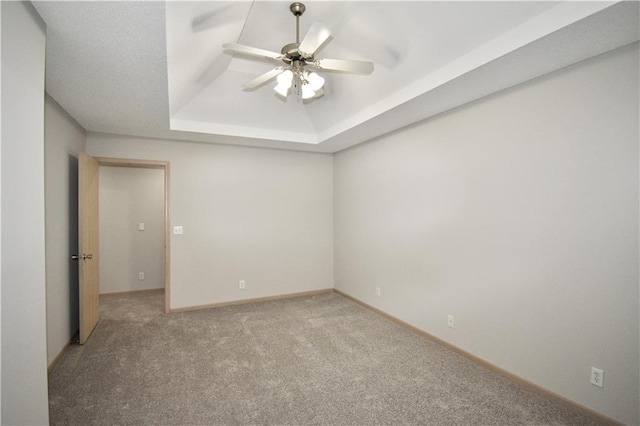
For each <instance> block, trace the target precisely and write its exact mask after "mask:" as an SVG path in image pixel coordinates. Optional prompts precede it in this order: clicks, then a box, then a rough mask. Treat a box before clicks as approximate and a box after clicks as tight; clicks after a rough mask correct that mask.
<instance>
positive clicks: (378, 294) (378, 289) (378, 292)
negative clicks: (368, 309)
mask: <svg viewBox="0 0 640 426" xmlns="http://www.w3.org/2000/svg"><path fill="white" fill-rule="evenodd" d="M376 296H378V297H380V287H376Z"/></svg>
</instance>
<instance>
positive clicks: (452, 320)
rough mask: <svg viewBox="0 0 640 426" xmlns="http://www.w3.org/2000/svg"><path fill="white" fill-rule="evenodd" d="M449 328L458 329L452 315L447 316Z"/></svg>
mask: <svg viewBox="0 0 640 426" xmlns="http://www.w3.org/2000/svg"><path fill="white" fill-rule="evenodd" d="M447 326H449V327H451V328H456V323H455V320H454V318H453V315H451V314H449V315H447Z"/></svg>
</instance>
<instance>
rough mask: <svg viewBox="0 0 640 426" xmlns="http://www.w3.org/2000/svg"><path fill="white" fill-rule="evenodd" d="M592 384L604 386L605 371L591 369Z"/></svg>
mask: <svg viewBox="0 0 640 426" xmlns="http://www.w3.org/2000/svg"><path fill="white" fill-rule="evenodd" d="M591 384H592V385H596V386H598V387H600V388H601V387H603V386H604V371H603V370H600V369H599V368H595V367H591Z"/></svg>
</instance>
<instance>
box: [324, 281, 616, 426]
mask: <svg viewBox="0 0 640 426" xmlns="http://www.w3.org/2000/svg"><path fill="white" fill-rule="evenodd" d="M333 292H334V293H336V294H339V295H340V296H343V297H345V298H347V299H349V300H351V301H353V302H355V303H357V304H359V305H361V306H363V307H365V308H367V309H369V310H371V311H373V312H375V313H377V314H379V315H381V316H383V317H385V318H387V319H389V320H391V321H393V322H395V323H396V324H398V325H400V326H402V327H405V328H407V329H409V330H411V331H413V332H414V333H416V334H419V335H420V336H423V337H425V338H427V339H429V340H431V341H433V342H435V343H437V344H439V345H441V346H444V347H445V348H447V349H451V350H452V351H454V352H456V353H458V354H460V355H462V356H464V357H465V358H468V359H470V360H472V361H474V362H476V363H478V364H480V365H482V366H483V367H486V368H488V369H490V370H491V371H494V372H496V373H498V374H500V375H501V376H504V377H506V378H508V379H510V380H513V381H515V382H517V383H520V384H522V385H524V386H527V387H528V388H530V389H533V390H535V391H536V392H539V393H542V394H544V395H546V396H548V397H549V398H553V399H555V400H556V401H558V402H560V403H562V404H564V405H565V406H569V407H571V408H573V409H576V410H578V411H580V412H582V413H584V414H585V415H587V416H589V417H591V418H592V419H594V420H595V421H597V422H600V423H604V424H607V425H618V426H624V423H621V422H619V421H617V420H614V419H612V418H610V417H608V416H606V415H604V414H601V413H598V412H597V411H595V410H593V409H591V408H588V407H585V406H584V405H582V404H580V403H577V402H575V401H572V400H570V399H569V398H567V397H565V396H562V395H560V394H557V393H555V392H553V391H551V390H549V389H546V388H544V387H542V386H540V385H538V384H536V383H534V382H532V381H529V380H527V379H525V378H523V377H520V376H518V375H517V374H514V373H512V372H510V371H508V370H505V369H504V368H502V367H500V366H498V365H495V364H493V363H491V362H489V361H486V360H485V359H483V358H480V357H479V356H477V355H474V354H472V353H471V352H467V351H465V350H464V349H461V348H459V347H457V346H455V345H453V344H451V343H449V342H447V341H446V340H443V339H441V338H439V337H436V336H434V335H433V334H430V333H428V332H426V331H424V330H422V329H420V328H418V327H416V326H414V325H412V324H409V323H408V322H405V321H403V320H401V319H399V318H396V317H394V316H393V315H391V314H388V313H386V312H385V311H383V310H381V309H378V308H376V307H374V306H371V305H369V304H368V303H365V302H363V301H362V300H360V299H358V298H356V297H353V296H351V295H349V294H347V293H344V292H342V291H340V290H338V289H335V288H334V289H333Z"/></svg>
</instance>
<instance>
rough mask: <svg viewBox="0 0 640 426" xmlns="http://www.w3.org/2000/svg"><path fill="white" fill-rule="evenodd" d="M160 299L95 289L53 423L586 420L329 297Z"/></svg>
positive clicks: (59, 376) (67, 357)
mask: <svg viewBox="0 0 640 426" xmlns="http://www.w3.org/2000/svg"><path fill="white" fill-rule="evenodd" d="M163 306H164V295H163V294H162V293H160V292H151V293H141V294H135V295H119V296H106V297H102V298H101V313H100V315H101V317H100V318H101V320H100V322H99V324H98V326H97V327H96V329H95V330H94V332H93V334H92V336H91V337H90V339H89V340H88V342H87V343H86V344H85V345H82V346H79V345H72V346H71V347H70V348H69V349H68V350H67V351H66V352H65V354H64V355H63V356H62V358H61V359H60V361H59V363H58V364H57V365H56V367H55V368H54V369H53V371H52V372H51V374H50V377H49V399H50V421H51V424H52V425H63V424H65V425H89V424H95V425H98V424H100V425H102V424H104V425H205V424H225V425H252V424H264V425H307V424H328V425H369V424H429V425H478V424H482V425H516V424H530V425H552V424H558V425H559V424H563V425H569V424H576V425H578V424H579V425H588V424H595V423H594V421H593V420H592V419H591V418H589V417H586V416H584V415H583V414H582V413H580V412H577V411H574V410H573V409H571V408H568V407H566V406H564V405H562V404H560V403H559V402H557V401H555V400H553V399H549V398H547V397H546V396H544V395H541V394H539V393H538V392H536V391H534V390H532V389H530V388H528V387H526V386H523V385H521V384H518V383H514V382H512V381H510V380H509V379H507V378H505V377H503V376H501V375H499V374H496V373H495V372H493V371H490V370H488V369H487V368H485V367H483V366H480V365H478V364H476V363H474V362H473V361H471V360H469V359H467V358H464V357H463V356H461V355H459V354H457V353H455V352H452V351H450V350H448V349H446V348H444V347H442V346H440V345H438V344H436V343H434V342H432V341H430V340H428V339H426V338H424V337H422V336H419V335H417V334H415V333H413V332H411V331H409V330H407V329H405V328H403V327H401V326H399V325H397V324H395V323H394V322H392V321H389V320H388V319H386V318H383V317H381V316H380V315H378V314H376V313H374V312H372V311H370V310H368V309H366V308H364V307H362V306H360V305H358V304H356V303H353V302H352V301H350V300H348V299H346V298H344V297H342V296H340V295H338V294H335V293H326V294H319V295H314V296H305V297H297V298H291V299H282V300H275V301H269V302H260V303H250V304H243V305H235V306H227V307H220V308H215V309H206V310H201V311H193V312H183V313H173V314H164V313H163Z"/></svg>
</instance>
